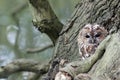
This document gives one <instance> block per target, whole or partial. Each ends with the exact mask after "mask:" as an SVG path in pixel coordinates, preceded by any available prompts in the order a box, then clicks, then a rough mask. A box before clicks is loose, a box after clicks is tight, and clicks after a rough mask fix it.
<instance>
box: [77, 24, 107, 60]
mask: <svg viewBox="0 0 120 80" xmlns="http://www.w3.org/2000/svg"><path fill="white" fill-rule="evenodd" d="M107 34H108V32H107V30H106V29H105V28H104V27H102V26H100V25H98V24H87V25H85V26H84V27H83V28H82V30H81V31H80V32H79V35H78V47H79V53H80V55H81V56H82V59H85V58H87V57H89V56H90V55H92V54H93V53H94V52H95V50H96V48H97V46H98V45H99V44H100V42H101V41H102V40H103V39H104V38H105V37H106V36H107Z"/></svg>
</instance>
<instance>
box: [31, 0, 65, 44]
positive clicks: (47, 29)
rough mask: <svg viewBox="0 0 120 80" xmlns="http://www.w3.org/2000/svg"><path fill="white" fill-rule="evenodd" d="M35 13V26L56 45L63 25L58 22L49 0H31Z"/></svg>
mask: <svg viewBox="0 0 120 80" xmlns="http://www.w3.org/2000/svg"><path fill="white" fill-rule="evenodd" d="M29 3H30V7H31V9H32V12H33V25H34V26H35V27H36V28H38V30H39V31H41V32H43V33H46V34H47V35H48V36H49V37H50V39H51V40H52V41H53V43H54V44H55V42H56V40H57V38H58V37H59V33H60V31H61V29H62V27H63V24H62V23H61V22H60V21H59V20H58V18H57V16H56V15H55V13H54V12H53V10H52V8H51V7H50V4H49V2H48V1H47V0H29Z"/></svg>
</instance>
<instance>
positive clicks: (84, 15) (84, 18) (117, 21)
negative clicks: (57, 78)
mask: <svg viewBox="0 0 120 80" xmlns="http://www.w3.org/2000/svg"><path fill="white" fill-rule="evenodd" d="M88 23H98V24H100V25H102V26H104V27H105V28H106V29H107V30H108V31H109V36H108V37H107V38H106V39H105V40H104V41H103V42H102V43H101V44H100V45H99V47H98V49H97V50H96V52H95V55H94V56H92V57H90V58H88V59H86V60H85V61H80V60H79V59H80V57H79V52H78V45H77V36H78V33H79V31H80V29H81V28H82V27H83V26H84V25H85V24H88ZM119 28H120V0H80V2H79V3H78V4H77V5H76V7H75V11H74V12H73V14H72V17H71V18H70V20H69V21H68V23H67V25H65V26H64V27H63V29H62V31H61V33H60V35H59V37H58V39H55V40H57V42H56V44H55V56H54V57H53V59H52V62H53V63H54V61H56V60H58V62H59V61H61V60H62V59H64V60H67V61H68V64H66V66H65V67H63V68H62V69H61V70H63V71H66V72H68V73H69V74H70V75H71V76H72V77H74V78H75V77H76V75H78V74H80V73H87V74H88V75H90V78H91V79H92V80H120V32H119ZM54 32H55V31H54ZM48 34H49V33H48ZM51 65H52V63H51ZM71 65H73V66H76V65H77V69H76V70H75V71H77V72H75V71H74V70H72V69H71ZM58 66H59V65H56V66H52V68H50V70H49V72H48V76H54V71H53V70H54V69H55V68H57V69H58V68H59V67H58ZM80 80H83V79H80ZM86 80H89V79H86Z"/></svg>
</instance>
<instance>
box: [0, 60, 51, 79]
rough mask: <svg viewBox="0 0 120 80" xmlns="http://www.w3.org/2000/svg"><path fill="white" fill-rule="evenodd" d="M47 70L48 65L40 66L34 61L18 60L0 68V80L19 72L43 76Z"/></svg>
mask: <svg viewBox="0 0 120 80" xmlns="http://www.w3.org/2000/svg"><path fill="white" fill-rule="evenodd" d="M48 68H49V65H48V64H40V63H39V62H36V61H34V60H27V59H18V60H16V61H13V62H11V63H9V64H7V65H6V66H1V67H0V78H7V77H8V76H10V75H11V74H13V73H16V72H21V71H28V72H35V73H39V74H45V73H46V72H47V71H48Z"/></svg>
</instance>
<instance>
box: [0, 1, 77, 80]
mask: <svg viewBox="0 0 120 80" xmlns="http://www.w3.org/2000/svg"><path fill="white" fill-rule="evenodd" d="M49 1H50V4H51V6H52V8H53V10H54V12H55V13H56V15H57V16H58V18H59V19H60V20H61V21H62V22H63V23H65V22H66V20H67V19H69V18H70V15H71V14H72V12H73V10H74V6H75V5H76V4H77V3H78V1H79V0H49ZM27 2H28V1H27V0H0V65H6V64H7V63H9V62H11V61H12V60H14V59H18V58H30V59H34V60H38V61H40V62H42V61H44V62H47V61H48V60H49V59H50V58H51V57H52V55H53V50H54V48H49V49H47V50H45V51H42V52H38V53H33V54H27V53H26V50H27V49H28V48H32V49H34V48H42V47H44V46H46V45H48V44H52V42H51V40H50V39H49V38H48V36H47V35H45V34H42V33H40V32H39V31H38V30H37V29H35V28H34V27H33V25H32V14H31V12H30V9H29V7H28V4H27ZM15 76H17V75H16V74H15V75H14V76H13V77H10V78H8V80H16V77H15ZM0 80H1V79H0ZM17 80H23V79H22V78H21V76H19V77H18V78H17Z"/></svg>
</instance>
